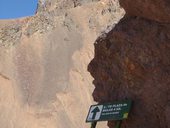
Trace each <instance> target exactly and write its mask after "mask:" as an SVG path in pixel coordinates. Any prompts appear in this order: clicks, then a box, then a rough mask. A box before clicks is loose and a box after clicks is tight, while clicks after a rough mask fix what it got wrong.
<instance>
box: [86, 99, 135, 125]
mask: <svg viewBox="0 0 170 128" xmlns="http://www.w3.org/2000/svg"><path fill="white" fill-rule="evenodd" d="M131 107H132V100H122V101H116V102H110V103H104V104H101V103H100V104H96V105H91V106H90V108H89V112H88V115H87V118H86V123H89V122H97V121H110V120H115V121H120V120H124V119H127V118H128V115H129V112H130V110H131Z"/></svg>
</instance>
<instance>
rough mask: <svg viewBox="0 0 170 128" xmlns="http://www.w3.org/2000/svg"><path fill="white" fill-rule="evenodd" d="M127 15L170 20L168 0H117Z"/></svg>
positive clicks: (169, 2) (161, 20)
mask: <svg viewBox="0 0 170 128" xmlns="http://www.w3.org/2000/svg"><path fill="white" fill-rule="evenodd" d="M119 1H120V4H121V6H122V7H123V8H124V9H125V10H126V13H127V14H129V15H134V16H140V17H145V18H147V19H151V20H156V21H159V22H167V23H169V22H170V1H169V0H119Z"/></svg>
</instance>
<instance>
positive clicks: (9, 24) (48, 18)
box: [0, 0, 124, 128]
mask: <svg viewBox="0 0 170 128" xmlns="http://www.w3.org/2000/svg"><path fill="white" fill-rule="evenodd" d="M123 15H124V12H123V10H122V9H120V8H119V4H118V2H117V1H114V0H100V1H98V0H95V1H93V0H76V1H73V0H50V1H47V0H46V1H45V0H41V1H39V7H38V10H37V14H36V15H35V16H33V17H26V18H22V19H16V20H10V21H7V20H1V21H0V113H1V114H0V127H2V128H30V127H31V128H80V127H83V128H88V127H90V124H86V123H85V118H86V115H87V112H88V109H89V106H90V105H91V104H92V103H93V101H92V97H91V93H92V90H93V86H92V82H91V81H92V77H91V76H90V74H89V73H88V72H87V65H88V63H89V62H90V60H91V59H92V57H93V42H94V41H95V39H96V38H97V37H98V36H99V35H101V33H105V32H108V31H110V29H112V28H113V27H114V25H115V24H116V23H117V22H118V21H119V19H120V18H121V17H122V16H123ZM98 127H103V126H102V125H101V126H100V125H99V126H98Z"/></svg>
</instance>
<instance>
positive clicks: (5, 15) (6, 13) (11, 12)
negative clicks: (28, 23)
mask: <svg viewBox="0 0 170 128" xmlns="http://www.w3.org/2000/svg"><path fill="white" fill-rule="evenodd" d="M37 3H38V0H0V19H14V18H20V17H24V16H32V15H34V14H35V12H36V8H37Z"/></svg>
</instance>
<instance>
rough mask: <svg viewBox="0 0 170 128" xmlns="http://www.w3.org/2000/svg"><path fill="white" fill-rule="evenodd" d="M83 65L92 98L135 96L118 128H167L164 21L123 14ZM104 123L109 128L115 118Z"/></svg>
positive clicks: (169, 51) (167, 30) (169, 57)
mask: <svg viewBox="0 0 170 128" xmlns="http://www.w3.org/2000/svg"><path fill="white" fill-rule="evenodd" d="M126 1H127V0H126ZM134 3H135V2H134ZM136 3H137V2H136ZM88 70H89V71H90V73H91V75H92V76H93V77H94V82H93V83H94V85H95V90H94V92H93V97H94V100H95V101H97V102H100V103H104V102H111V101H116V100H123V99H132V100H133V101H134V105H133V108H132V112H131V114H130V117H129V119H128V120H126V121H123V124H122V127H121V128H170V123H168V122H169V118H170V116H169V115H170V110H169V108H170V93H169V92H170V25H169V24H160V23H158V22H155V21H151V20H147V19H143V18H139V17H126V18H123V19H122V20H121V21H120V22H119V23H118V24H117V25H116V27H115V28H114V29H113V30H112V31H111V32H109V33H108V34H107V35H106V37H99V38H98V39H97V41H96V43H95V56H94V59H93V60H92V61H91V63H90V64H89V66H88ZM108 125H109V127H110V128H112V127H113V126H114V121H111V122H109V123H108Z"/></svg>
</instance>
